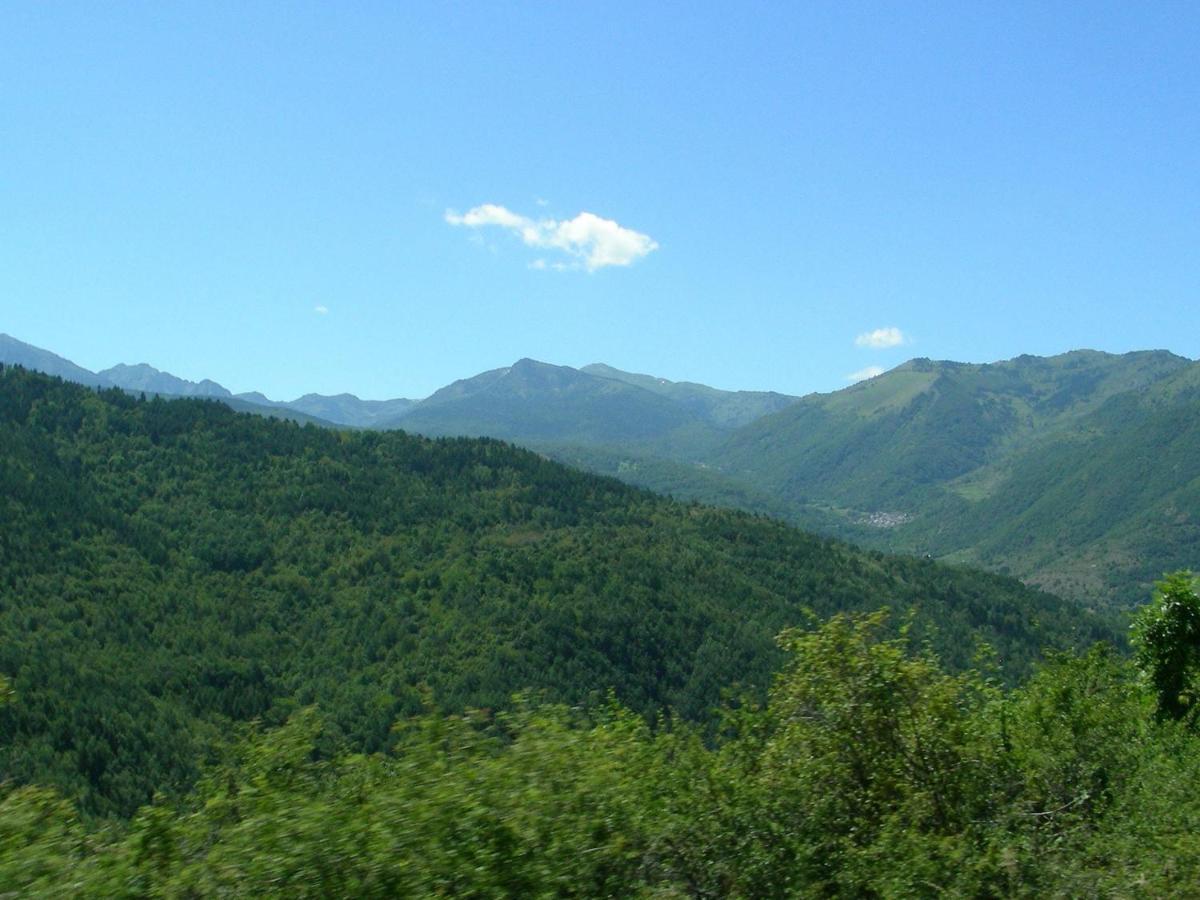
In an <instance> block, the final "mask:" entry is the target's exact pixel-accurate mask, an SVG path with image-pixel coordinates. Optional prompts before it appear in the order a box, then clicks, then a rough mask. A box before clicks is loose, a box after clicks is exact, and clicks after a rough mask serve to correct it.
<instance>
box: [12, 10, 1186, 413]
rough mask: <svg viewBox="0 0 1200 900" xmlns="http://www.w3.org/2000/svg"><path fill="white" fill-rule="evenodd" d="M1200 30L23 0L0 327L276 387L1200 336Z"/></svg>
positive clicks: (988, 19) (687, 375)
mask: <svg viewBox="0 0 1200 900" xmlns="http://www.w3.org/2000/svg"><path fill="white" fill-rule="evenodd" d="M1198 47H1200V7H1198V6H1196V4H1194V3H1155V4H1128V3H1122V4H1116V3H1114V4H1105V3H1096V2H1089V3H1079V4H1068V3H1045V4H1036V5H1035V4H1023V3H1006V4H984V3H973V2H955V3H944V4H938V3H929V4H926V3H915V2H906V3H890V4H884V3H867V4H853V3H830V4H825V5H815V4H805V3H793V2H789V3H779V4H746V3H738V4H734V3H729V4H722V5H715V4H705V3H696V2H691V3H653V4H651V3H646V4H622V3H611V2H606V3H603V4H601V3H583V2H581V3H561V4H549V3H545V4H543V3H537V4H534V3H530V4H501V3H490V4H484V3H462V4H446V3H437V4H422V3H416V2H412V3H402V4H395V3H378V4H373V3H351V2H346V3H324V4H304V3H287V4H268V3H229V4H222V3H217V2H201V3H170V4H146V3H142V4H120V3H117V4H96V3H79V4H71V3H54V4H33V3H9V4H5V5H3V6H2V7H0V331H2V332H7V333H9V334H11V335H13V336H14V337H17V338H19V339H21V340H24V341H28V342H30V343H33V344H36V345H38V346H42V347H46V348H48V349H51V350H54V351H55V352H58V353H60V354H62V355H64V356H67V357H68V358H70V359H72V360H74V361H75V362H78V363H80V364H81V365H85V366H88V367H90V368H103V367H106V366H108V365H112V364H114V363H116V362H130V363H133V362H149V363H151V364H153V365H156V366H158V367H160V368H163V369H167V370H169V371H171V372H174V373H175V374H178V375H181V376H184V377H188V378H193V379H199V378H203V377H209V378H213V379H215V380H217V381H219V382H221V383H222V384H224V385H226V386H227V387H229V388H231V389H233V390H238V391H241V390H251V389H258V390H262V391H264V392H265V393H267V394H268V395H269V396H272V397H274V398H291V397H294V396H296V395H299V394H301V393H305V392H308V391H320V392H322V393H334V392H340V391H351V392H354V393H357V394H359V395H360V396H364V397H371V398H382V397H394V396H410V397H420V396H424V395H426V394H428V393H429V392H431V391H432V390H434V389H435V388H437V387H439V386H441V385H442V384H445V383H447V382H449V381H451V380H453V379H455V378H459V377H465V376H468V375H471V374H474V373H477V372H479V371H482V370H485V369H489V368H495V367H498V366H503V365H507V364H509V363H511V362H513V361H514V360H516V359H518V358H520V357H525V356H530V357H534V358H537V359H542V360H545V361H549V362H556V363H561V364H566V365H574V366H580V365H584V364H586V363H589V362H597V361H603V362H607V363H609V364H611V365H615V366H618V367H620V368H625V369H630V370H634V371H644V372H652V373H655V374H659V375H662V376H665V377H668V378H672V379H688V380H695V381H702V382H705V383H709V384H713V385H715V386H718V387H724V388H764V389H765V388H770V389H776V390H780V391H787V392H791V393H806V392H808V391H813V390H833V389H836V388H838V387H842V386H844V385H846V384H847V383H848V381H847V377H848V376H849V375H850V374H851V373H856V372H862V371H864V370H869V369H870V367H872V366H879V367H884V368H886V367H890V366H893V365H895V364H897V363H899V362H901V361H903V360H904V359H907V358H909V357H912V356H930V357H934V358H946V359H958V360H968V361H978V362H984V361H991V360H996V359H1003V358H1008V357H1012V356H1015V355H1018V354H1020V353H1035V354H1049V353H1056V352H1061V351H1064V350H1068V349H1072V348H1077V347H1094V348H1098V349H1103V350H1110V351H1125V350H1133V349H1145V348H1160V347H1161V348H1166V349H1170V350H1173V351H1175V352H1177V353H1180V354H1183V355H1186V356H1189V357H1193V358H1194V357H1197V356H1200V290H1198V288H1200V115H1198V114H1197V110H1200V63H1198V62H1197V48H1198ZM582 214H589V215H588V216H583V215H582Z"/></svg>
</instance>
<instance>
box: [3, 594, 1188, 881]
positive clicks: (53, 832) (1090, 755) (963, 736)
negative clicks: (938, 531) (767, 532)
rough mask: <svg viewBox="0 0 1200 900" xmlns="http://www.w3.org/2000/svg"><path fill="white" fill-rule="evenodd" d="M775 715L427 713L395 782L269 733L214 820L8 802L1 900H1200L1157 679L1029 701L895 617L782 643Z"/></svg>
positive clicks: (211, 803) (749, 709)
mask: <svg viewBox="0 0 1200 900" xmlns="http://www.w3.org/2000/svg"><path fill="white" fill-rule="evenodd" d="M781 643H782V644H783V646H784V647H785V648H786V649H787V653H788V657H787V661H786V664H785V665H784V667H783V668H782V669H781V671H780V673H779V674H778V676H777V678H776V680H775V682H774V686H773V687H772V689H771V691H770V694H769V697H768V700H767V702H766V703H765V705H758V704H754V703H750V704H747V703H745V702H736V703H732V704H731V705H728V706H726V708H725V709H724V713H723V715H724V719H723V721H724V724H723V727H722V728H721V730H720V732H719V734H718V735H716V736H715V737H714V739H712V740H706V739H705V738H704V736H703V734H702V733H701V731H700V729H698V728H697V727H696V726H694V725H690V724H688V723H685V722H683V721H680V720H678V719H674V718H662V719H659V720H658V721H657V722H656V723H655V724H654V725H653V726H652V725H650V724H648V723H647V721H646V720H645V718H644V717H642V716H640V715H637V714H636V713H634V712H632V711H630V710H628V709H626V708H624V707H623V706H621V705H620V704H618V703H616V702H615V701H610V702H609V703H607V704H606V705H604V706H601V707H597V708H596V709H594V710H593V711H592V712H591V713H587V712H585V711H582V710H580V709H578V708H574V709H573V708H568V707H564V706H560V705H552V704H551V705H547V704H542V703H538V702H533V701H531V700H530V699H529V698H528V697H519V698H517V702H516V704H515V705H514V706H513V707H512V708H511V709H510V710H509V711H506V712H499V713H491V712H488V711H473V712H468V713H466V714H461V715H445V714H442V713H439V712H436V711H432V710H431V711H427V712H424V713H421V714H418V715H416V716H413V717H409V718H406V719H405V720H403V721H402V722H400V723H399V724H398V726H397V733H396V741H395V743H394V746H393V747H392V748H391V749H390V750H388V751H386V752H380V753H374V754H369V755H364V754H355V753H340V754H337V755H336V756H335V757H333V758H330V757H328V756H326V755H325V754H323V753H322V752H321V749H320V747H321V741H322V732H323V730H325V729H326V728H327V727H328V722H327V721H323V720H322V717H321V716H320V714H319V713H317V712H316V711H315V710H313V709H304V710H298V711H296V712H295V713H293V715H292V716H291V718H290V720H289V721H288V722H287V723H286V724H284V725H282V726H281V727H277V728H273V729H266V730H256V731H254V732H252V733H250V734H248V735H246V737H245V738H244V740H242V741H241V742H240V743H239V744H237V745H236V747H234V748H233V749H232V751H231V752H230V753H229V754H228V755H227V756H225V757H224V758H223V759H222V760H220V761H217V762H214V763H213V764H211V765H210V766H209V767H208V768H207V770H206V773H205V775H204V777H203V778H202V779H201V780H200V781H199V783H198V784H197V785H196V787H195V790H194V791H193V792H192V794H191V795H190V796H188V797H187V798H185V799H183V800H182V802H179V803H171V802H168V801H166V800H165V799H163V798H159V799H158V800H157V801H156V802H155V803H154V804H152V805H148V806H146V807H144V808H143V809H141V810H140V811H139V812H138V813H137V815H136V816H135V817H134V818H133V819H132V821H131V822H129V823H128V825H125V826H122V827H120V828H109V829H106V830H95V829H93V828H89V827H88V826H87V825H86V823H84V822H81V821H80V820H79V819H78V817H76V815H75V814H74V812H73V810H72V809H71V808H70V806H69V805H68V804H66V803H64V802H63V801H61V800H60V799H58V798H57V797H56V796H55V795H54V794H53V792H50V791H46V790H44V789H40V788H19V789H16V790H10V791H9V792H8V793H7V795H6V796H4V797H3V799H0V891H3V892H11V893H20V894H22V895H30V896H37V895H45V896H51V895H62V894H67V893H69V894H71V895H73V896H83V897H88V896H104V897H108V896H132V897H158V896H164V897H167V896H169V897H179V896H217V895H220V896H287V897H308V896H311V897H342V896H344V897H351V896H353V897H391V896H414V897H418V896H463V897H596V896H621V897H754V898H770V897H794V896H805V897H808V896H854V897H924V896H935V895H950V896H972V897H1023V896H1028V897H1033V896H1038V897H1043V896H1045V897H1074V896H1146V897H1157V896H1184V895H1189V894H1190V893H1192V892H1194V888H1195V884H1196V883H1197V878H1200V853H1198V852H1197V851H1200V839H1198V838H1197V835H1198V834H1200V803H1198V802H1197V800H1196V797H1195V793H1194V790H1193V786H1194V784H1195V783H1196V778H1197V776H1200V736H1198V735H1197V734H1196V733H1195V732H1194V731H1192V730H1190V729H1186V728H1181V727H1179V726H1178V725H1177V723H1175V722H1173V721H1170V720H1161V721H1160V720H1158V719H1156V717H1155V716H1154V715H1153V714H1152V711H1153V702H1152V699H1151V698H1150V696H1149V695H1148V694H1147V693H1146V692H1145V691H1144V690H1143V689H1142V687H1141V685H1140V681H1139V679H1138V678H1137V676H1136V671H1135V669H1134V666H1133V665H1132V664H1131V663H1130V662H1127V661H1125V660H1122V659H1120V658H1118V657H1116V656H1114V655H1113V654H1112V653H1110V652H1107V651H1105V650H1103V649H1096V650H1093V651H1091V652H1089V653H1087V654H1085V655H1082V656H1080V655H1074V654H1063V655H1061V656H1059V657H1058V658H1056V659H1054V660H1052V661H1050V662H1049V663H1047V664H1046V665H1045V666H1044V667H1042V668H1041V669H1040V670H1039V671H1038V672H1037V673H1036V675H1035V676H1034V677H1033V678H1032V679H1030V681H1029V682H1028V683H1027V684H1026V685H1024V686H1023V687H1021V688H1019V689H1015V690H1011V691H1006V690H1005V689H1003V688H1002V687H1001V686H1000V685H998V684H997V683H996V682H995V681H994V680H993V679H992V678H991V677H990V676H987V675H985V674H982V673H981V672H979V671H976V670H970V671H965V672H958V673H950V672H947V671H945V669H944V668H943V667H942V666H941V664H940V663H939V661H938V660H937V658H936V657H935V656H934V655H933V654H932V653H931V652H930V650H929V649H928V648H927V647H920V646H914V645H913V643H912V640H911V639H910V638H908V637H903V636H901V637H897V636H895V632H894V631H892V630H891V629H889V628H888V627H887V626H886V614H884V613H882V612H880V613H875V614H865V615H844V614H839V615H836V616H834V617H833V618H832V619H830V620H828V621H827V622H825V623H824V624H822V625H820V626H819V627H816V628H814V629H812V630H795V629H792V630H789V631H787V632H785V633H784V634H783V636H782V638H781Z"/></svg>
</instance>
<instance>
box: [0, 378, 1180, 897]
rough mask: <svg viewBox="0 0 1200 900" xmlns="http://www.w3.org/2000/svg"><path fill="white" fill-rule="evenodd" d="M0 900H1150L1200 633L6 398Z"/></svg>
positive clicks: (524, 473) (17, 395)
mask: <svg viewBox="0 0 1200 900" xmlns="http://www.w3.org/2000/svg"><path fill="white" fill-rule="evenodd" d="M0 504H2V507H0V510H2V515H3V522H4V525H3V528H2V529H0V675H2V676H3V682H2V687H3V691H2V692H0V772H2V773H3V779H4V781H3V786H2V787H0V894H8V893H11V894H16V895H33V896H37V895H43V896H63V895H82V896H211V895H218V894H240V895H262V894H275V895H280V896H297V895H309V896H331V895H332V896H397V895H399V896H407V895H417V896H421V895H426V896H439V895H441V896H479V897H491V896H513V897H517V896H572V895H574V896H638V895H641V896H659V897H667V896H694V897H715V896H745V897H758V896H797V895H799V896H806V895H807V896H813V895H816V896H834V895H848V896H921V895H934V894H936V893H939V892H949V893H951V894H955V895H966V896H1021V895H1030V896H1034V895H1037V896H1044V895H1053V894H1059V895H1063V896H1078V895H1080V894H1085V895H1086V894H1096V893H1100V894H1103V893H1114V894H1120V895H1138V894H1142V895H1145V896H1162V895H1164V894H1175V895H1178V894H1179V893H1180V892H1181V891H1182V890H1183V889H1184V888H1185V887H1186V886H1187V885H1189V884H1190V883H1192V882H1193V881H1194V879H1195V876H1196V875H1197V874H1198V873H1197V872H1196V871H1195V870H1194V868H1189V865H1190V863H1189V862H1188V861H1189V860H1191V859H1195V858H1197V854H1196V850H1198V849H1200V848H1198V847H1196V846H1195V845H1196V843H1197V839H1196V837H1195V836H1194V835H1196V833H1197V832H1196V829H1195V821H1194V819H1195V817H1196V816H1197V815H1200V808H1197V806H1196V804H1195V803H1194V801H1193V800H1192V798H1191V797H1190V794H1191V793H1192V792H1191V791H1190V788H1189V786H1190V785H1194V784H1195V775H1196V773H1195V772H1194V771H1193V769H1194V768H1195V766H1196V765H1197V764H1198V763H1197V762H1196V761H1197V760H1200V754H1198V753H1197V752H1196V751H1197V750H1198V749H1200V748H1198V747H1197V746H1196V745H1195V734H1194V729H1193V727H1192V724H1193V719H1194V716H1193V701H1192V696H1193V690H1194V684H1193V683H1194V680H1195V676H1196V670H1197V668H1200V655H1198V654H1197V653H1196V649H1195V648H1196V646H1197V645H1200V626H1196V625H1195V622H1196V621H1200V603H1197V601H1196V600H1195V587H1194V584H1193V583H1192V582H1191V581H1190V579H1189V578H1188V577H1187V576H1183V575H1180V576H1176V577H1175V578H1174V579H1173V580H1171V581H1168V582H1165V583H1164V586H1163V589H1162V590H1161V591H1160V592H1159V595H1158V597H1157V599H1156V600H1155V601H1154V603H1153V604H1152V605H1151V606H1149V607H1147V612H1146V613H1144V614H1143V615H1142V617H1141V618H1140V619H1139V620H1138V623H1137V625H1138V627H1137V628H1136V629H1135V631H1134V638H1135V639H1134V642H1133V649H1134V650H1135V651H1136V652H1135V653H1134V654H1133V655H1132V656H1131V655H1130V654H1129V647H1128V646H1127V642H1126V641H1125V639H1124V634H1125V633H1126V632H1127V628H1126V627H1125V626H1124V623H1122V622H1120V621H1119V620H1117V619H1116V618H1115V617H1111V616H1103V615H1097V614H1093V613H1089V612H1086V611H1083V610H1081V609H1080V608H1079V607H1077V606H1076V605H1074V604H1069V603H1066V602H1064V601H1062V600H1060V599H1058V598H1056V597H1054V596H1052V595H1050V594H1046V593H1043V592H1040V591H1037V590H1034V589H1031V588H1028V587H1025V586H1024V585H1022V584H1021V583H1020V582H1018V581H1016V580H1015V579H1012V578H1007V577H1003V576H999V575H993V574H986V573H982V572H977V571H973V570H970V569H965V568H953V567H948V566H944V565H940V564H937V563H934V562H933V561H931V560H928V559H920V558H911V557H902V556H890V555H886V554H883V553H881V552H878V551H865V550H860V549H858V548H855V547H854V546H852V545H849V544H846V543H842V542H840V541H836V540H833V539H828V538H820V537H815V536H812V535H808V534H805V533H803V532H800V531H797V530H795V529H793V528H791V527H789V526H786V525H784V524H781V523H780V522H777V521H775V520H772V519H769V518H766V517H763V516H756V515H751V514H747V513H741V512H735V511H730V510H717V509H710V508H706V507H703V506H699V505H697V504H694V503H681V502H677V501H674V500H671V499H668V498H664V497H660V496H657V495H654V494H651V493H649V492H646V491H643V490H639V489H636V488H633V487H630V486H627V485H624V484H622V483H620V482H618V481H616V480H614V479H609V478H603V477H599V476H595V475H589V474H584V473H580V472H576V471H573V470H570V469H568V468H565V467H564V466H561V465H559V464H557V463H555V462H552V461H550V460H548V459H546V458H544V457H542V456H540V455H538V454H536V453H533V452H530V451H528V450H521V449H518V448H515V447H512V446H510V445H507V444H504V443H501V442H498V441H494V440H483V439H436V440H434V439H427V438H420V437H414V436H410V435H407V434H404V433H402V432H374V431H368V432H356V431H336V430H330V429H323V428H318V427H314V426H312V425H301V424H298V423H296V422H291V421H281V420H272V419H265V418H261V417H256V416H251V415H246V414H239V413H237V412H234V411H233V410H231V409H229V408H228V407H227V406H225V405H222V404H220V403H218V402H213V401H204V400H178V401H167V400H163V399H160V398H150V399H145V398H142V397H140V396H135V395H131V394H128V393H125V392H122V391H119V390H104V391H92V390H89V389H87V388H84V387H81V386H78V385H71V384H67V383H64V382H62V381H61V380H59V379H56V378H51V377H47V376H44V375H38V374H34V373H31V372H28V371H25V370H23V369H21V368H18V367H6V368H4V369H3V370H0Z"/></svg>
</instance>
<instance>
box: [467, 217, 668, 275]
mask: <svg viewBox="0 0 1200 900" xmlns="http://www.w3.org/2000/svg"><path fill="white" fill-rule="evenodd" d="M445 219H446V221H447V222H448V223H449V224H451V225H456V226H461V227H464V228H486V227H497V228H503V229H505V230H506V231H510V232H512V233H513V234H515V235H517V236H518V237H519V238H520V239H521V241H522V242H523V243H524V244H525V245H526V246H527V247H537V248H538V249H541V250H558V251H561V252H562V253H565V254H566V255H567V257H568V258H570V259H571V260H572V262H570V263H549V262H547V261H546V260H545V259H537V260H534V261H533V262H532V263H531V264H530V266H529V267H530V268H531V269H557V270H564V269H573V268H581V269H585V270H587V271H588V272H595V271H596V270H597V269H603V268H605V267H606V266H628V265H630V264H631V263H634V262H637V261H638V260H639V259H642V258H643V257H644V256H647V255H648V254H650V253H652V252H654V251H655V250H657V249H658V242H657V241H655V240H654V239H653V238H651V237H650V236H649V235H647V234H642V233H641V232H639V231H634V230H633V229H632V228H625V227H624V226H622V225H619V224H617V223H616V222H614V221H613V220H612V219H605V218H601V217H600V216H597V215H596V214H594V213H590V212H581V213H580V214H579V215H577V216H576V217H575V218H573V219H550V218H544V219H531V218H529V217H528V216H522V215H519V214H518V213H515V212H512V211H511V210H509V209H506V208H505V207H503V206H497V205H496V204H494V203H484V204H482V205H481V206H476V207H474V208H473V209H469V210H467V211H466V212H465V213H462V214H461V215H460V214H459V213H456V212H454V211H453V210H447V211H446V215H445Z"/></svg>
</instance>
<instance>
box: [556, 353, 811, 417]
mask: <svg viewBox="0 0 1200 900" xmlns="http://www.w3.org/2000/svg"><path fill="white" fill-rule="evenodd" d="M579 371H581V372H583V373H585V374H587V375H596V376H598V377H600V378H609V379H612V380H614V381H623V382H625V383H626V384H632V385H636V386H637V387H640V388H643V389H645V390H648V391H652V392H654V393H656V394H661V395H662V396H664V397H668V398H670V399H671V400H674V401H675V402H676V403H678V404H680V405H681V406H683V407H684V408H685V409H688V410H690V411H692V412H694V413H696V414H698V415H700V416H701V417H703V418H704V419H705V420H706V421H708V422H709V423H710V424H712V425H716V426H718V427H720V428H740V427H741V426H743V425H747V424H749V423H750V422H753V421H754V420H755V419H759V418H762V417H763V416H765V415H768V414H770V413H773V412H778V411H779V410H781V409H783V408H784V407H787V406H790V405H791V404H792V403H795V402H796V401H797V400H798V399H799V398H798V397H791V396H788V395H787V394H777V393H775V392H774V391H722V390H718V389H717V388H713V387H709V386H708V385H706V384H696V383H694V382H690V381H668V380H667V379H665V378H658V377H656V376H654V375H639V374H635V373H632V372H622V371H621V370H620V369H614V368H613V367H612V366H606V365H604V364H603V363H593V364H592V365H589V366H584V367H583V368H582V369H580V370H579Z"/></svg>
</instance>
